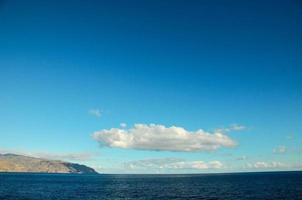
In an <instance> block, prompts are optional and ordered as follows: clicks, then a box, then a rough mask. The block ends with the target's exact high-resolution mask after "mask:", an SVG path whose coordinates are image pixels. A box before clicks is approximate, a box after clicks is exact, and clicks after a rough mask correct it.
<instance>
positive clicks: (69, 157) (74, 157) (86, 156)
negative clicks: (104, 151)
mask: <svg viewBox="0 0 302 200" xmlns="http://www.w3.org/2000/svg"><path fill="white" fill-rule="evenodd" d="M27 155H29V156H33V157H38V158H45V159H50V160H63V161H87V160H90V159H92V158H93V157H94V156H95V154H92V153H66V154H53V153H28V154H27Z"/></svg>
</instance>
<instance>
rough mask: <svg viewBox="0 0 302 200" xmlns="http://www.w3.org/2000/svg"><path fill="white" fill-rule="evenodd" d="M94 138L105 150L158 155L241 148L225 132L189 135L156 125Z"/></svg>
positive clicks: (111, 131)
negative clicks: (160, 153) (111, 149)
mask: <svg viewBox="0 0 302 200" xmlns="http://www.w3.org/2000/svg"><path fill="white" fill-rule="evenodd" d="M93 138H94V139H95V140H96V141H98V142H99V144H100V145H101V146H108V147H112V148H125V149H138V150H155V151H185V152H192V151H213V150H216V149H218V148H220V147H234V146H236V144H237V143H236V142H235V141H234V140H233V139H231V138H230V137H228V136H227V135H225V134H223V133H221V132H214V133H209V132H206V131H204V130H202V129H199V130H197V131H188V130H186V129H184V128H182V127H176V126H171V127H165V126H163V125H156V124H149V125H146V124H135V125H134V127H133V128H131V129H120V128H111V129H108V130H107V129H103V130H100V131H96V132H95V133H94V134H93Z"/></svg>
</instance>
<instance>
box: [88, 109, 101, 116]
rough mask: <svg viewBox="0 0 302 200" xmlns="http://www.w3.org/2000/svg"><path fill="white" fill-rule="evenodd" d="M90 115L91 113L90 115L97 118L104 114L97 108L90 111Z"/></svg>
mask: <svg viewBox="0 0 302 200" xmlns="http://www.w3.org/2000/svg"><path fill="white" fill-rule="evenodd" d="M88 113H89V114H90V115H93V116H95V117H101V116H102V112H101V111H100V110H99V109H97V108H94V109H90V110H89V111H88Z"/></svg>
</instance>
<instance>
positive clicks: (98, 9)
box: [0, 0, 302, 173]
mask: <svg viewBox="0 0 302 200" xmlns="http://www.w3.org/2000/svg"><path fill="white" fill-rule="evenodd" d="M301 23H302V4H301V2H300V1H297V0H289V1H275V0H274V1H269V0H267V1H258V0H256V1H239V0H238V1H235V0H234V1H223V0H214V1H208V0H206V1H180V0H177V1H168V0H166V1H154V0H153V1H149V0H146V1H133V0H131V1H114V2H113V1H92V0H88V1H77V0H76V1H73V2H72V3H71V2H70V1H31V0H29V1H26V2H25V1H21V0H19V1H18V0H10V1H8V0H0V27H1V31H0V136H1V140H0V151H2V152H17V153H23V154H28V155H35V156H42V157H48V158H58V159H65V160H70V161H76V162H80V163H84V164H88V165H90V166H93V167H95V168H97V169H98V170H99V171H101V172H106V173H142V172H144V173H170V172H171V173H187V172H194V173H195V172H196V173H202V172H224V171H258V170H261V171H262V170H288V169H302V159H301V156H300V154H301V152H302V148H301V145H302V135H301V132H302V126H301V119H302V118H301V114H302V80H301V76H302V56H301V54H302V39H301V35H302V26H300V24H301ZM121 123H125V125H127V126H121V125H120V124H121ZM135 124H142V125H144V126H145V128H146V129H144V130H141V129H140V128H135V127H136V126H135ZM152 124H155V125H154V126H155V127H153V125H152ZM172 126H175V127H178V128H180V129H181V128H182V129H183V130H184V132H183V135H182V136H180V135H178V134H179V130H180V129H175V130H174V129H173V128H172V129H173V130H172V129H171V128H170V127H172ZM152 127H153V128H152ZM158 127H162V128H163V129H160V130H161V131H158V130H159V129H157V128H158ZM234 127H241V128H239V129H240V130H237V131H236V130H233V129H234ZM112 128H115V129H112ZM199 129H202V130H203V131H204V132H203V133H200V132H198V130H199ZM105 130H107V132H106V131H105ZM116 131H117V132H118V133H116ZM105 132H106V133H105ZM180 132H181V131H180ZM93 134H94V135H93ZM96 134H97V137H96V136H95V135H96ZM116 134H118V138H116V137H115V136H116ZM196 134H197V135H198V134H201V135H200V138H195V136H196ZM207 134H210V137H211V142H212V143H211V145H212V146H209V148H210V149H205V148H203V147H199V148H197V150H194V151H193V150H189V151H188V150H185V149H187V148H189V149H190V148H192V145H193V146H194V145H195V146H194V147H196V145H197V146H198V145H204V144H206V143H207V141H205V140H206V139H207V136H205V135H207ZM215 134H216V135H215ZM217 134H221V135H222V136H223V137H226V139H230V140H231V141H233V142H235V143H236V144H235V143H234V145H227V144H226V143H225V142H226V141H220V142H218V143H217V137H218V136H217ZM129 135H130V136H131V138H132V139H131V142H129V141H130V139H129V140H128V139H127V138H126V139H125V138H121V137H122V136H126V137H128V136H129ZM167 135H169V137H168V136H167ZM188 137H189V138H191V137H192V140H189V139H185V138H188ZM205 137H206V138H205ZM133 138H134V139H133ZM145 140H146V141H145ZM142 141H144V143H143V142H142ZM116 142H120V143H118V144H117V143H116ZM159 142H160V143H163V144H159ZM175 142H176V143H175ZM195 142H196V143H195ZM142 147H144V148H143V149H142ZM182 147H183V148H182ZM216 147H217V148H216ZM167 149H168V150H167ZM217 163H218V164H217Z"/></svg>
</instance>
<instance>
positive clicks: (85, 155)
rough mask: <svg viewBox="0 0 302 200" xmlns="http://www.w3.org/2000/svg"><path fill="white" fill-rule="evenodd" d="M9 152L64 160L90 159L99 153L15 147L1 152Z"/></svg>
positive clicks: (0, 152) (0, 150)
mask: <svg viewBox="0 0 302 200" xmlns="http://www.w3.org/2000/svg"><path fill="white" fill-rule="evenodd" d="M8 153H11V154H17V155H23V156H30V157H36V158H44V159H49V160H62V161H88V160H91V159H93V158H94V157H95V156H96V155H97V154H96V153H89V152H76V153H50V152H31V151H25V150H13V149H0V154H8Z"/></svg>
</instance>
